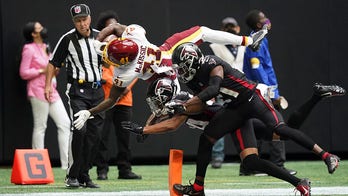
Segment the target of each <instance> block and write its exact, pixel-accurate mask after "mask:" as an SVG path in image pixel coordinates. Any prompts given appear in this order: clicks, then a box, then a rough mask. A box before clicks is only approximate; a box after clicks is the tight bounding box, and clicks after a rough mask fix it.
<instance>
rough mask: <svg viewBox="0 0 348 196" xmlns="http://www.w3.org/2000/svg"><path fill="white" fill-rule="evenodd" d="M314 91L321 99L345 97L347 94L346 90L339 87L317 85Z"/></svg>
mask: <svg viewBox="0 0 348 196" xmlns="http://www.w3.org/2000/svg"><path fill="white" fill-rule="evenodd" d="M313 90H314V93H315V94H316V95H318V96H320V97H332V96H343V95H345V94H346V90H345V89H344V88H342V87H340V86H338V85H323V84H321V83H315V84H314V86H313Z"/></svg>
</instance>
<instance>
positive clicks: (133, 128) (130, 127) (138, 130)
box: [121, 121, 144, 135]
mask: <svg viewBox="0 0 348 196" xmlns="http://www.w3.org/2000/svg"><path fill="white" fill-rule="evenodd" d="M121 126H122V128H123V129H125V130H127V131H130V132H133V133H135V134H137V135H142V134H143V130H144V128H143V127H142V126H139V125H138V124H136V123H133V122H132V121H122V122H121Z"/></svg>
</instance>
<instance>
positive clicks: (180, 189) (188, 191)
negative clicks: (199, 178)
mask: <svg viewBox="0 0 348 196" xmlns="http://www.w3.org/2000/svg"><path fill="white" fill-rule="evenodd" d="M173 189H174V191H175V192H176V193H178V194H181V195H197V196H205V194H204V189H203V190H201V191H196V190H195V189H194V188H193V185H192V184H191V183H190V185H181V184H174V185H173Z"/></svg>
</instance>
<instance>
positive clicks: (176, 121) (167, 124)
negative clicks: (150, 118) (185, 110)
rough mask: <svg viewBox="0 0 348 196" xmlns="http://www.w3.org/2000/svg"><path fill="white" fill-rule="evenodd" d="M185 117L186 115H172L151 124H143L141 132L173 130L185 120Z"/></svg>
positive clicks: (154, 132)
mask: <svg viewBox="0 0 348 196" xmlns="http://www.w3.org/2000/svg"><path fill="white" fill-rule="evenodd" d="M187 117H188V116H187V115H174V116H173V117H172V118H170V119H167V120H164V121H162V122H159V123H156V124H153V125H148V126H145V127H144V130H143V134H158V133H167V132H171V131H175V130H176V129H178V128H179V127H180V126H181V125H182V124H183V123H184V122H185V121H186V119H187Z"/></svg>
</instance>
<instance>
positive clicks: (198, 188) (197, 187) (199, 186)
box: [193, 179, 204, 191]
mask: <svg viewBox="0 0 348 196" xmlns="http://www.w3.org/2000/svg"><path fill="white" fill-rule="evenodd" d="M193 189H195V191H201V190H203V189H204V182H202V181H200V180H197V179H195V183H194V184H193Z"/></svg>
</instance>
